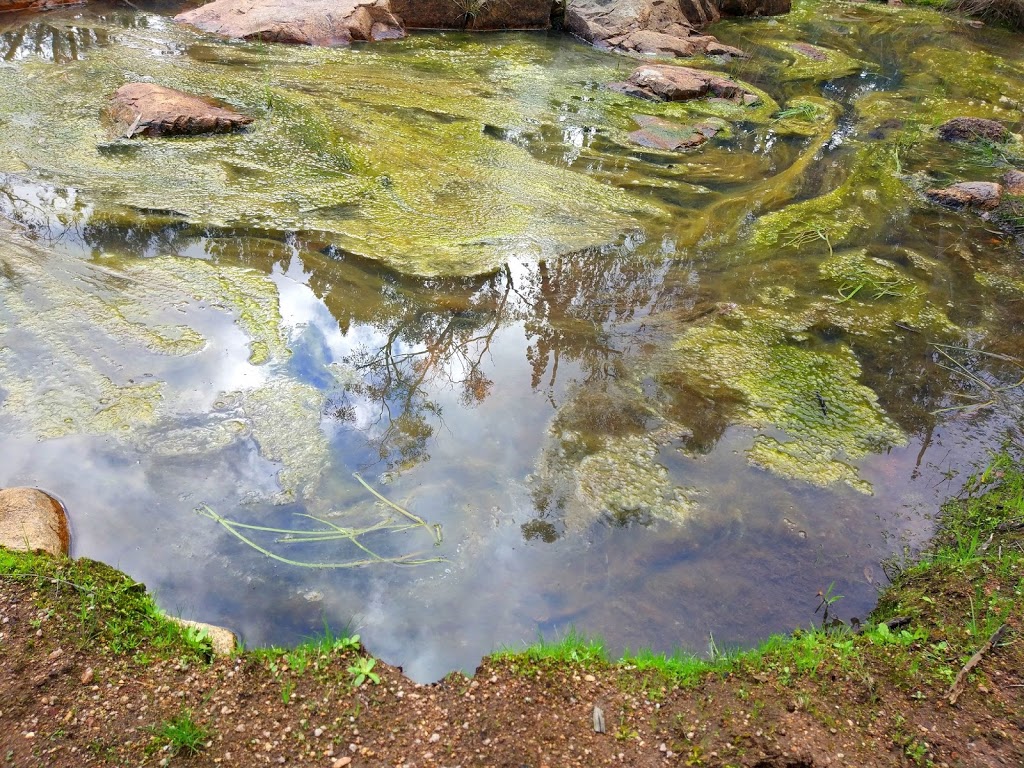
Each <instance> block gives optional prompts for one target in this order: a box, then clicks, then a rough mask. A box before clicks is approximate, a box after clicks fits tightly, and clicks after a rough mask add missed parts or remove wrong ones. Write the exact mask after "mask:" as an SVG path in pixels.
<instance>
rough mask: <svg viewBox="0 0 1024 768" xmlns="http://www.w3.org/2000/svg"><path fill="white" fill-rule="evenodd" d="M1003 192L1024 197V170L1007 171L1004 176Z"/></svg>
mask: <svg viewBox="0 0 1024 768" xmlns="http://www.w3.org/2000/svg"><path fill="white" fill-rule="evenodd" d="M1003 192H1005V193H1006V194H1008V195H1013V196H1014V197H1024V171H1016V170H1014V171H1007V172H1006V174H1005V175H1004V176H1003Z"/></svg>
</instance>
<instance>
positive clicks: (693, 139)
mask: <svg viewBox="0 0 1024 768" xmlns="http://www.w3.org/2000/svg"><path fill="white" fill-rule="evenodd" d="M633 120H634V121H635V122H636V124H637V125H639V126H640V130H638V131H633V132H632V133H631V134H629V139H630V141H632V142H633V143H635V144H639V145H640V146H641V147H649V148H650V149H666V150H675V149H692V148H694V147H699V146H701V145H702V144H704V143H706V142H707V141H708V140H710V139H713V138H714V137H715V136H717V135H718V134H719V133H720V132H721V131H722V130H723V129H724V128H725V127H726V124H725V123H724V122H723V121H721V120H716V119H714V118H710V119H708V120H704V121H702V122H700V123H696V124H694V125H682V124H680V123H673V122H671V121H669V120H662V119H661V118H660V117H653V116H651V115H634V117H633Z"/></svg>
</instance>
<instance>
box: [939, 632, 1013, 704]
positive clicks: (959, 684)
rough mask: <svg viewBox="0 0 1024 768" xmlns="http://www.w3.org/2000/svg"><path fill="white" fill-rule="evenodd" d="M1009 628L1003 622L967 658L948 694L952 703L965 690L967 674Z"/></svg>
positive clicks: (947, 696)
mask: <svg viewBox="0 0 1024 768" xmlns="http://www.w3.org/2000/svg"><path fill="white" fill-rule="evenodd" d="M1008 630H1009V627H1008V626H1007V625H1006V624H1003V625H1002V626H1001V627H999V629H997V630H996V631H995V632H993V633H992V637H990V638H989V639H988V640H986V641H985V644H984V645H983V646H981V648H979V649H978V651H977V653H975V654H974V655H973V656H971V658H969V659H968V660H967V663H966V664H964V666H963V668H962V669H961V670H960V671H959V672H958V673H957V676H956V680H954V681H953V685H951V686H950V687H949V692H948V693H947V694H946V698H947V699H949V703H950V704H956V700H957V699H959V698H960V694H962V693H963V692H964V685H965V684H966V682H967V675H969V674H970V672H971V670H972V669H974V668H975V667H976V666H978V665H979V664H980V663H981V659H982V657H983V656H984V655H985V654H986V653H988V652H989V651H991V650H992V649H993V648H994V647H995V646H996V645H998V644H999V642H1000V641H1001V640H1002V639H1003V635H1005V634H1006V632H1007V631H1008Z"/></svg>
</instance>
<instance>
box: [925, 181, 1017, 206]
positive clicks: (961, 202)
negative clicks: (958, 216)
mask: <svg viewBox="0 0 1024 768" xmlns="http://www.w3.org/2000/svg"><path fill="white" fill-rule="evenodd" d="M924 194H925V197H927V198H928V199H929V200H931V201H932V202H933V203H938V204H939V205H945V206H948V207H950V208H980V209H982V210H991V209H992V208H995V207H996V206H997V205H999V198H1000V197H1002V194H1003V188H1002V186H1001V185H999V184H996V183H994V182H990V181H965V182H961V183H959V184H952V185H950V186H948V187H943V188H941V189H928V190H925V193H924Z"/></svg>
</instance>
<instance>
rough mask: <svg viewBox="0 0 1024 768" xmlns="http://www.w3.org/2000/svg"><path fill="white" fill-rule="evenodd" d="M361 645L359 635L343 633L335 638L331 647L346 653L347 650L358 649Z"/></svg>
mask: <svg viewBox="0 0 1024 768" xmlns="http://www.w3.org/2000/svg"><path fill="white" fill-rule="evenodd" d="M360 647H361V643H360V642H359V635H342V636H341V637H338V638H335V639H334V642H333V643H332V645H331V648H332V649H333V650H335V651H340V652H342V653H344V652H345V651H358V650H359V648H360Z"/></svg>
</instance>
